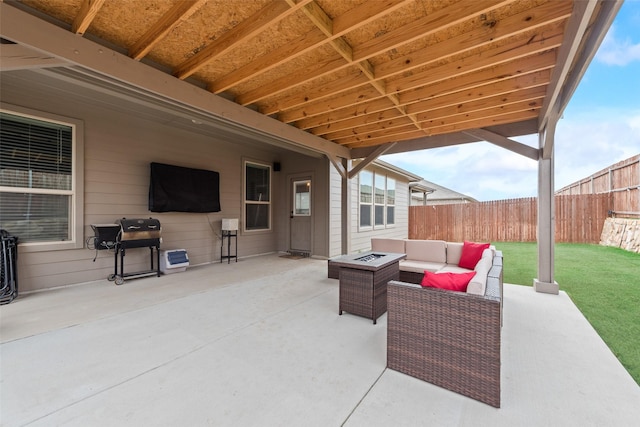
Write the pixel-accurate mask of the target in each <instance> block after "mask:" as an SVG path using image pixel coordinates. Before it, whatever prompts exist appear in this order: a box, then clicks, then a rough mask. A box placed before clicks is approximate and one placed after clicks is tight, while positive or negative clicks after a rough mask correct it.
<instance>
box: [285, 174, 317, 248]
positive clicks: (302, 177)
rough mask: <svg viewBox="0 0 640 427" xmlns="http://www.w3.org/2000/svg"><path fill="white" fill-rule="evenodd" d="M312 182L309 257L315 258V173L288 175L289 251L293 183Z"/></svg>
mask: <svg viewBox="0 0 640 427" xmlns="http://www.w3.org/2000/svg"><path fill="white" fill-rule="evenodd" d="M304 180H309V181H311V218H310V228H309V233H310V234H311V235H310V236H309V242H310V245H309V256H313V242H314V234H315V216H316V215H315V212H314V211H315V205H316V203H315V200H316V195H315V193H316V191H315V190H314V188H313V187H314V185H315V184H314V181H315V176H314V173H313V172H311V171H309V172H298V173H291V174H287V194H288V196H287V219H288V221H287V251H291V219H292V218H291V217H292V215H293V207H294V206H293V203H294V202H293V183H294V182H295V181H304Z"/></svg>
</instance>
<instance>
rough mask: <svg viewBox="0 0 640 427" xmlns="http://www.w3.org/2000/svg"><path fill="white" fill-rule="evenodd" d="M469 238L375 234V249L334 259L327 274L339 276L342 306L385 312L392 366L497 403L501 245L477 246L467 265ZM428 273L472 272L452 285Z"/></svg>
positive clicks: (441, 275) (453, 274)
mask: <svg viewBox="0 0 640 427" xmlns="http://www.w3.org/2000/svg"><path fill="white" fill-rule="evenodd" d="M465 243H469V242H465ZM470 246H471V244H469V246H467V245H466V244H463V243H456V242H445V241H440V240H410V239H372V250H371V251H370V252H367V253H361V254H353V255H346V256H343V257H338V258H334V259H331V260H329V262H328V276H329V277H330V278H335V279H339V280H340V285H339V286H340V303H339V314H342V312H343V311H346V312H348V313H350V314H355V315H359V316H364V317H367V318H370V319H372V320H373V322H374V324H375V323H376V319H377V318H378V317H379V316H380V315H382V314H383V313H384V312H385V311H387V312H388V315H387V367H389V368H390V369H393V370H396V371H399V372H402V373H405V374H407V375H411V376H413V377H416V378H419V379H421V380H424V381H427V382H430V383H432V384H435V385H438V386H440V387H443V388H446V389H448V390H451V391H454V392H456V393H460V394H462V395H465V396H468V397H471V398H473V399H476V400H479V401H481V402H484V403H487V404H489V405H491V406H494V407H500V341H501V338H500V337H501V328H502V284H503V283H502V253H501V252H500V251H498V250H496V249H495V248H494V247H489V248H487V249H482V248H478V247H475V249H474V250H475V251H479V252H480V259H479V260H477V262H475V264H474V265H473V266H472V268H471V269H469V268H468V267H470V266H471V265H468V264H465V263H468V262H469V258H468V256H467V255H468V254H469V253H470V249H469V250H467V248H469V247H470ZM481 249H482V250H481ZM476 256H477V255H476ZM461 259H462V262H461ZM460 265H463V267H460ZM472 272H473V273H475V274H471V273H472ZM429 273H437V274H436V276H437V277H436V279H443V278H455V279H456V280H457V279H458V278H461V277H462V276H463V275H465V273H467V274H468V276H467V277H469V276H473V277H472V278H471V279H470V280H469V281H468V282H469V283H468V285H467V286H466V289H464V290H463V291H453V290H448V289H440V288H436V287H431V284H430V283H425V281H428V280H427V275H428V274H429ZM430 277H433V276H430ZM421 283H422V285H421Z"/></svg>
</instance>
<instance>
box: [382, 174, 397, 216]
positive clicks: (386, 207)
mask: <svg viewBox="0 0 640 427" xmlns="http://www.w3.org/2000/svg"><path fill="white" fill-rule="evenodd" d="M389 182H393V203H389ZM397 183H398V181H397V180H395V179H393V178H389V176H387V177H386V180H385V186H386V188H385V192H384V225H385V227H387V228H391V227H394V226H395V225H396V197H398V192H397V191H396V184H397ZM390 207H392V208H393V222H392V223H389V208H390Z"/></svg>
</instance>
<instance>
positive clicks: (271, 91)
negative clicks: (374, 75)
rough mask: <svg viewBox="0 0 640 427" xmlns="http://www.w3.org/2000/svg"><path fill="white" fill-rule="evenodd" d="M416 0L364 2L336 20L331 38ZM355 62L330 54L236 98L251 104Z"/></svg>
mask: <svg viewBox="0 0 640 427" xmlns="http://www.w3.org/2000/svg"><path fill="white" fill-rule="evenodd" d="M412 1H413V0H377V1H375V2H366V3H362V4H360V5H359V6H356V7H355V8H353V9H351V10H349V11H348V12H347V13H345V14H343V15H341V16H338V17H336V18H335V19H334V20H333V36H332V37H331V38H337V37H340V36H342V35H344V34H346V33H347V32H349V31H353V30H356V29H358V28H360V27H362V26H364V25H366V24H368V23H370V22H372V21H374V20H376V19H378V18H381V17H382V16H384V15H387V14H389V13H391V12H393V11H395V10H397V9H399V8H400V7H402V6H404V5H406V4H407V3H411V2H412ZM331 38H327V39H325V43H326V42H328V41H329V40H331ZM351 66H352V64H351V63H350V62H345V61H344V58H343V57H342V56H341V55H336V56H334V57H330V58H327V59H326V60H325V61H324V62H322V63H318V64H315V65H314V67H312V68H310V69H301V70H299V71H298V72H296V73H295V74H292V75H287V76H283V77H281V78H279V79H276V80H273V81H271V82H269V83H267V84H265V85H262V86H261V87H259V88H256V89H254V90H251V91H249V92H246V93H244V94H241V95H239V96H238V98H237V99H236V102H238V103H239V104H241V105H248V104H251V103H253V102H256V101H259V100H261V99H264V98H266V97H269V96H274V95H277V94H279V93H282V92H285V91H287V90H290V89H291V88H293V87H295V86H299V85H302V84H304V83H307V82H310V81H312V80H314V79H317V78H320V77H323V76H326V75H328V74H331V73H334V72H336V71H339V70H341V69H344V68H347V67H351ZM275 112H277V111H272V112H265V114H273V113H275Z"/></svg>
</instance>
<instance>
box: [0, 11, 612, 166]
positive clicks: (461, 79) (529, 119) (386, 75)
mask: <svg viewBox="0 0 640 427" xmlns="http://www.w3.org/2000/svg"><path fill="white" fill-rule="evenodd" d="M7 5H8V6H11V7H15V8H17V9H21V10H23V11H25V12H27V13H28V14H29V15H32V16H34V17H36V18H38V19H42V20H45V21H48V22H50V23H52V24H54V25H55V26H57V27H60V28H62V29H64V30H65V31H68V32H70V33H72V34H75V35H76V37H84V38H85V39H88V40H91V41H92V42H95V43H98V44H99V45H101V46H104V47H105V48H108V49H110V50H113V51H115V52H118V53H119V54H122V55H126V56H128V57H130V58H131V59H132V60H135V61H139V62H140V63H142V64H146V65H148V66H150V67H153V68H154V69H156V70H161V71H162V72H164V73H166V75H171V76H173V78H175V79H179V80H182V81H185V82H188V83H190V84H192V85H195V86H197V87H199V88H202V89H203V90H206V91H209V92H211V93H213V94H217V95H220V96H221V97H223V98H225V99H227V100H231V101H233V102H234V103H236V104H238V105H240V106H243V107H244V108H246V109H247V110H252V111H253V112H258V113H260V114H261V115H264V116H268V117H270V118H274V119H276V120H278V121H280V122H282V123H285V124H287V125H288V126H291V127H294V128H296V129H300V130H303V131H304V132H306V133H308V134H311V135H313V136H315V137H317V138H313V139H306V140H305V141H304V145H305V147H306V148H309V149H311V150H317V151H319V152H323V153H324V154H327V155H328V156H329V158H330V159H332V160H333V161H334V164H338V163H339V162H336V159H338V158H339V157H342V158H364V157H372V156H373V157H375V156H377V155H380V154H382V153H385V152H387V153H393V152H402V151H410V150H418V149H426V148H433V147H438V146H443V145H451V144H460V143H468V142H474V141H478V140H489V141H490V142H493V143H496V144H498V145H501V146H503V147H505V148H508V149H511V150H514V151H516V152H519V153H520V154H523V155H525V156H527V157H530V158H533V159H536V160H537V159H538V158H539V156H541V155H542V156H545V155H546V156H547V157H548V156H549V155H550V151H551V146H549V147H544V146H542V147H539V148H538V147H536V148H532V147H529V146H525V145H523V144H519V143H516V142H514V141H513V140H511V139H508V137H510V136H515V135H524V134H532V133H538V132H541V131H544V130H545V128H546V127H547V125H548V122H549V120H550V119H553V117H554V115H555V116H559V114H560V113H561V111H562V109H563V108H564V106H565V105H566V103H567V102H568V99H569V98H570V96H571V94H572V93H573V90H574V89H575V86H576V85H577V83H578V81H579V79H580V77H581V76H582V74H583V73H584V70H585V69H586V66H587V65H588V62H589V60H590V59H591V57H592V56H593V53H594V52H595V49H596V48H597V46H598V45H599V43H600V42H601V40H602V38H603V37H604V34H605V32H606V30H607V29H608V27H609V26H610V23H611V21H612V19H613V17H614V15H615V13H616V12H617V10H618V9H619V7H620V2H619V1H618V2H615V1H613V2H602V1H571V0H552V1H549V0H482V1H478V0H373V1H371V0H369V1H367V0H251V1H248V0H135V1H132V0H109V1H105V0H23V1H21V2H16V1H11V0H5V1H4V5H3V10H4V11H6V10H8V9H7ZM6 24H7V22H3V26H6ZM9 33H11V31H9ZM2 37H3V38H4V41H3V43H5V44H3V46H2V47H3V50H4V51H5V52H12V51H10V50H8V49H11V48H12V47H11V46H9V45H7V43H9V44H10V43H15V44H16V46H13V48H15V49H18V48H20V45H21V44H22V40H14V39H12V37H11V34H7V35H5V34H4V32H3V35H2ZM60 43H61V42H58V44H60ZM34 47H36V46H30V48H34ZM51 50H52V49H50V50H48V52H50V53H52V54H53V55H54V56H56V57H58V58H59V59H61V60H64V61H66V62H68V63H69V64H71V65H74V66H75V65H78V64H75V63H74V60H73V55H72V54H67V55H63V54H59V52H51ZM9 56H11V58H9ZM24 57H25V58H26V57H27V54H25V55H24ZM23 59H24V58H23ZM32 59H33V58H31V60H32ZM49 59H50V58H49ZM14 60H16V55H9V54H8V53H5V54H3V62H5V67H4V68H5V69H6V66H7V63H8V62H11V61H14ZM42 64H43V65H42V66H46V64H45V58H44V57H43V58H42ZM52 65H60V64H57V63H56V64H52ZM80 65H83V64H80ZM9 66H10V65H9ZM85 66H86V65H85ZM88 68H91V67H88ZM97 71H98V72H100V71H101V70H97ZM115 78H116V79H122V78H121V77H119V76H115ZM138 86H139V85H138ZM201 109H202V108H201ZM205 113H209V114H211V115H212V116H215V115H216V114H219V112H216V111H209V112H206V111H205ZM298 134H299V132H298ZM292 135H296V134H295V133H294V134H292ZM303 139H304V138H303ZM551 139H552V138H551ZM326 142H329V143H330V144H326ZM542 145H544V144H542ZM541 150H542V151H541ZM545 150H547V152H546V153H545Z"/></svg>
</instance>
